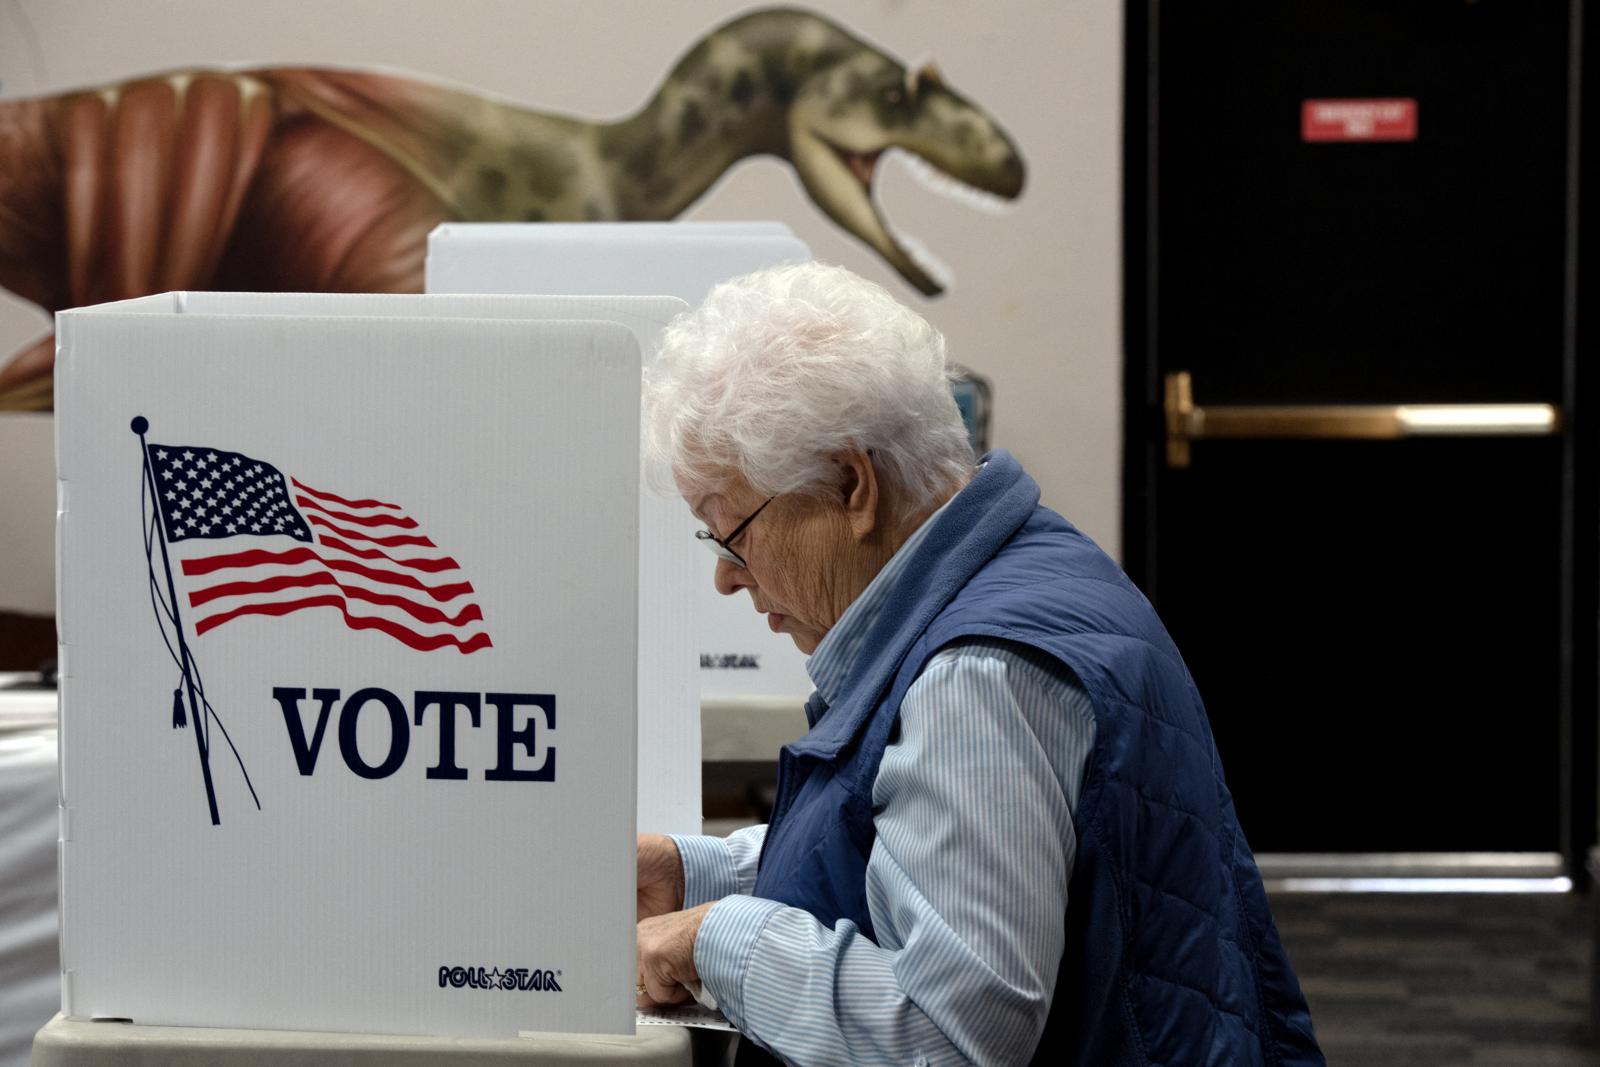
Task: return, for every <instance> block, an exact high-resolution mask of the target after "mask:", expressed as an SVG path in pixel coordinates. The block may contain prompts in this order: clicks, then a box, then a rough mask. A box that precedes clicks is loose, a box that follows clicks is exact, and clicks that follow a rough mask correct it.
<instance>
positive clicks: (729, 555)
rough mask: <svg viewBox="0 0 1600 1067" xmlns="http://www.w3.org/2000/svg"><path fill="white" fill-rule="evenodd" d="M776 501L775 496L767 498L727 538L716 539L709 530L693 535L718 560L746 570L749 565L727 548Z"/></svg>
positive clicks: (698, 531) (699, 531) (696, 532)
mask: <svg viewBox="0 0 1600 1067" xmlns="http://www.w3.org/2000/svg"><path fill="white" fill-rule="evenodd" d="M776 499H778V498H777V497H775V496H769V497H767V499H766V502H765V503H763V504H762V505H761V506H760V507H759V508H756V509H755V510H754V511H752V512H751V513H750V517H749V518H747V519H745V520H744V521H743V522H741V523H740V524H739V525H737V526H735V527H734V528H733V532H732V533H731V534H729V535H728V536H727V537H718V536H717V535H716V534H714V533H712V532H711V531H710V530H696V531H695V532H694V535H695V537H697V538H699V539H700V540H701V541H703V542H704V543H705V546H706V547H707V548H709V549H710V550H711V551H712V552H713V553H715V554H716V556H717V558H718V559H725V560H727V561H728V562H729V563H736V564H738V565H739V566H740V567H745V568H748V567H749V564H748V563H746V562H745V561H744V557H743V556H741V555H739V553H737V552H735V551H734V550H733V549H732V548H731V547H729V546H731V545H732V544H733V543H734V542H735V541H737V540H739V535H740V534H742V533H744V528H745V527H746V526H749V525H750V524H751V523H752V522H755V521H756V516H757V515H759V514H761V513H762V512H763V511H765V510H767V504H770V503H772V502H773V501H774V500H776Z"/></svg>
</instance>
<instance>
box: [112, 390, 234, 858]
mask: <svg viewBox="0 0 1600 1067" xmlns="http://www.w3.org/2000/svg"><path fill="white" fill-rule="evenodd" d="M149 428H150V423H149V422H148V421H147V420H146V419H145V417H144V416H143V415H140V416H138V417H137V418H135V419H134V420H133V423H132V429H133V432H134V433H136V434H138V435H139V456H140V459H141V460H142V461H143V466H144V469H143V472H142V474H141V477H142V479H143V482H144V485H143V487H142V488H143V491H144V492H148V493H149V494H150V495H151V497H152V499H154V498H155V497H156V496H157V494H159V492H160V490H159V489H158V488H157V487H156V484H155V472H154V471H152V470H151V469H150V451H149V449H148V448H147V447H146V445H145V439H144V435H145V431H146V430H148V429H149ZM155 512H156V538H155V540H156V542H157V543H158V544H159V545H160V546H161V566H162V568H163V570H164V571H165V572H166V578H167V596H168V598H169V601H168V606H169V608H170V610H171V612H172V621H173V624H174V629H175V630H176V631H177V635H178V658H179V664H178V666H179V668H180V669H181V671H182V672H183V685H182V686H180V687H179V689H175V690H173V696H174V701H173V704H174V706H173V725H174V726H177V725H178V721H177V720H178V716H179V715H181V714H182V710H183V709H182V700H181V697H182V695H183V692H184V691H186V692H187V693H188V697H189V714H190V716H191V717H192V718H193V719H194V724H195V730H194V743H195V748H196V750H197V751H198V752H199V754H200V773H201V775H202V776H203V777H204V778H205V783H206V803H207V805H208V806H209V807H210V809H211V825H212V826H220V825H221V824H222V819H221V817H220V816H219V815H218V814H217V790H216V786H215V785H213V784H212V781H211V758H210V746H209V745H208V744H207V743H206V734H207V731H206V730H205V729H204V728H203V725H202V724H203V723H205V722H206V720H204V719H202V717H201V707H200V701H199V700H198V699H197V698H196V696H195V686H194V671H193V668H192V666H191V660H190V658H189V643H188V642H187V641H186V640H185V639H184V636H183V622H182V619H181V617H180V616H179V614H178V588H177V584H176V583H175V582H174V581H173V580H172V561H171V559H170V558H168V555H167V534H166V525H165V524H164V523H163V522H162V521H161V508H160V506H159V504H158V505H157V506H156V507H155ZM146 562H147V563H150V564H151V570H152V574H153V572H154V563H153V561H151V560H150V559H149V556H148V555H147V556H146Z"/></svg>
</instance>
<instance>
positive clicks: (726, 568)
mask: <svg viewBox="0 0 1600 1067" xmlns="http://www.w3.org/2000/svg"><path fill="white" fill-rule="evenodd" d="M715 582H716V586H717V592H719V593H721V594H722V595H723V596H732V595H733V594H735V593H737V592H738V591H739V590H741V589H743V588H745V587H746V586H748V585H751V584H753V583H752V582H751V581H750V572H749V571H747V570H745V569H744V568H743V567H741V566H739V565H738V564H737V563H735V562H733V560H731V559H719V560H717V570H716V578H715Z"/></svg>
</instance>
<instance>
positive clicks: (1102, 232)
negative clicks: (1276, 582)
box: [0, 0, 1122, 607]
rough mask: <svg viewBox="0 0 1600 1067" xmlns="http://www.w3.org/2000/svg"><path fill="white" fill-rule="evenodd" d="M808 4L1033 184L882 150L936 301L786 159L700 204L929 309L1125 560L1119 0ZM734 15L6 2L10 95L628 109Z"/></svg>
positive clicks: (601, 0)
mask: <svg viewBox="0 0 1600 1067" xmlns="http://www.w3.org/2000/svg"><path fill="white" fill-rule="evenodd" d="M814 6H815V7H816V8H817V9H818V10H820V11H822V12H823V13H826V14H829V15H832V16H833V17H834V18H836V19H838V20H839V21H841V22H843V23H844V24H845V25H846V26H847V27H849V28H850V29H852V30H853V31H854V32H856V33H857V34H859V35H861V36H863V37H865V38H867V39H868V40H870V41H873V42H875V43H876V44H877V45H878V46H880V47H881V48H883V49H884V50H885V51H886V52H888V53H890V54H892V55H895V56H897V57H899V58H900V59H902V60H904V61H906V62H908V63H920V62H921V61H923V60H926V59H930V58H931V59H933V60H935V61H936V62H937V63H938V65H939V67H940V69H941V70H942V71H943V73H944V76H945V78H946V81H947V82H948V83H949V84H950V85H951V86H952V87H953V88H955V89H956V90H958V91H959V92H961V93H963V94H964V95H966V96H967V97H968V98H970V99H972V100H973V101H975V102H976V103H978V104H980V105H981V106H983V107H984V108H985V109H986V110H988V111H989V113H990V114H992V115H994V116H996V117H997V118H998V119H999V121H1000V122H1001V123H1002V125H1004V126H1005V127H1006V128H1007V129H1008V130H1009V132H1010V133H1011V135H1012V137H1013V139H1014V140H1015V141H1016V143H1017V144H1018V145H1019V146H1020V148H1021V150H1022V152H1023V155H1024V158H1025V159H1026V161H1027V164H1028V186H1027V189H1026V191H1025V192H1024V194H1023V196H1022V198H1021V200H1019V201H1018V202H1017V203H1016V204H1015V205H1014V206H1013V207H1011V208H1010V209H1009V210H1008V211H1006V212H1005V213H1004V214H999V215H991V214H987V213H985V212H982V211H977V210H974V209H972V208H971V207H969V206H967V205H966V204H965V203H962V202H960V201H957V200H952V199H947V198H945V197H944V196H942V195H940V194H938V193H935V192H932V191H929V190H928V189H926V188H924V187H923V186H922V185H921V184H919V183H918V182H916V181H915V180H913V178H912V176H911V174H910V172H909V170H908V168H906V167H905V166H904V165H903V163H901V162H900V161H898V160H894V159H892V158H891V159H888V160H886V161H885V163H884V164H883V165H882V171H883V172H882V173H881V174H880V175H879V177H878V181H877V196H878V200H879V202H880V203H881V204H882V205H883V207H884V210H885V212H886V214H887V215H888V216H889V218H890V219H891V220H892V222H893V223H894V225H895V228H896V229H897V230H898V231H900V232H902V233H910V234H912V235H914V236H915V237H917V238H918V239H919V240H920V241H921V243H922V244H924V245H926V246H927V247H928V248H929V249H931V250H932V251H933V252H934V253H935V254H936V255H937V256H938V257H939V258H940V259H941V260H942V261H944V262H945V263H947V264H948V265H949V266H950V267H951V269H952V272H953V274H954V276H955V284H954V285H953V287H952V290H951V291H950V292H949V293H948V294H947V295H946V296H944V297H943V298H941V299H938V300H934V301H927V300H924V299H923V298H922V297H920V296H919V295H917V294H916V293H915V292H914V291H913V290H911V289H910V288H909V287H907V286H905V285H904V284H902V283H901V282H900V281H899V279H898V276H897V275H895V274H894V273H893V272H891V271H890V270H889V269H888V268H887V267H885V266H883V265H882V263H881V261H880V260H878V259H877V257H876V256H874V255H873V254H871V253H869V252H867V251H865V250H864V249H863V248H861V247H860V246H859V245H858V244H857V243H856V242H855V241H854V239H852V238H850V237H849V236H847V235H846V234H845V233H843V232H842V231H841V230H839V229H838V228H837V227H835V226H834V225H833V224H832V223H831V222H829V221H828V220H826V219H825V218H823V217H822V216H821V214H820V213H819V212H818V211H817V210H816V208H815V207H813V206H812V204H811V203H810V201H809V200H808V199H807V198H806V197H805V195H804V194H803V193H802V192H801V190H800V188H799V186H798V183H797V182H796V180H795V178H794V176H793V173H792V172H791V171H790V170H789V168H788V167H787V165H785V164H781V163H778V162H776V161H773V160H770V159H755V160H747V161H745V162H744V163H742V164H740V165H739V166H737V167H736V168H734V169H733V170H732V171H730V172H729V173H728V174H727V175H725V176H724V178H723V180H722V181H721V182H720V183H719V184H718V185H717V186H715V187H714V188H713V189H712V190H711V191H710V193H709V194H708V195H707V196H706V197H705V198H703V199H702V200H701V201H700V203H699V204H697V205H696V207H695V208H694V209H693V210H692V211H691V213H690V216H689V217H699V218H708V219H715V218H779V219H782V220H783V221H785V222H787V223H788V224H789V225H790V226H791V227H792V228H793V229H794V230H795V232H796V233H797V234H799V236H800V237H801V238H802V239H803V240H805V241H806V242H807V243H808V244H809V245H810V246H811V248H812V250H813V252H814V253H815V254H816V255H817V257H818V258H821V259H826V260H831V261H835V262H840V263H844V264H845V265H847V266H849V267H851V268H853V269H856V270H859V271H861V272H862V273H864V274H867V275H868V276H870V277H872V278H875V279H877V280H880V281H883V282H884V283H885V284H887V285H889V286H890V288H891V289H892V290H893V291H894V292H896V293H897V294H898V295H900V296H901V297H902V299H904V300H906V301H907V302H908V303H910V304H912V305H913V306H916V307H918V308H919V309H921V310H922V311H923V313H925V314H926V315H927V316H928V317H929V318H930V319H931V320H932V321H933V322H934V323H935V324H936V325H938V326H939V327H940V328H941V329H942V330H944V332H945V333H946V335H947V336H948V338H949V340H950V350H951V354H952V356H953V358H955V359H956V360H958V361H960V362H962V363H965V364H967V365H969V366H971V367H973V368H974V369H976V370H978V371H979V372H980V373H983V374H986V375H988V376H989V377H990V378H991V379H992V381H993V382H994V387H995V397H996V406H995V409H996V419H995V425H994V430H995V440H996V443H997V444H1000V445H1003V446H1005V447H1008V448H1010V449H1011V450H1012V451H1014V452H1016V453H1017V454H1018V455H1019V456H1020V457H1021V458H1022V460H1023V462H1024V463H1025V464H1026V465H1027V466H1028V467H1029V469H1030V470H1031V471H1032V472H1033V473H1034V475H1035V476H1036V477H1037V478H1038V479H1039V481H1040V483H1041V484H1042V485H1043V487H1044V497H1045V502H1046V503H1048V504H1050V505H1051V506H1053V507H1055V508H1056V509H1058V510H1060V511H1062V512H1064V513H1065V514H1066V515H1067V516H1068V517H1069V518H1071V519H1073V520H1074V521H1075V522H1077V523H1078V524H1079V525H1080V526H1081V527H1083V528H1084V529H1085V530H1086V531H1087V532H1088V533H1090V534H1091V535H1092V536H1094V537H1095V538H1096V539H1097V540H1099V541H1100V543H1101V544H1102V545H1103V546H1104V547H1106V548H1107V549H1108V550H1109V551H1111V552H1112V553H1113V554H1115V553H1116V552H1117V550H1118V532H1119V531H1118V522H1119V494H1120V485H1119V481H1120V479H1119V468H1120V450H1121V408H1122V403H1121V385H1120V371H1121V358H1120V352H1119V332H1118V331H1119V307H1120V299H1121V295H1120V286H1119V283H1120V258H1119V257H1120V249H1119V229H1120V223H1119V220H1120V209H1121V203H1120V173H1119V168H1120V136H1121V135H1120V130H1121V47H1122V46H1121V19H1122V5H1121V4H1120V3H1115V2H1113V0H1030V2H1027V3H1020V2H1018V3H999V4H995V5H978V4H972V3H968V2H960V0H938V2H932V0H928V2H913V0H886V2H876V3H854V4H846V3H841V2H827V3H819V4H816V5H814ZM740 10H744V6H741V5H736V4H731V3H727V2H718V0H673V2H671V3H662V4H638V3H621V2H617V0H588V2H585V3H562V4H556V3H549V2H532V0H525V2H516V0H451V2H449V3H422V2H415V3H406V4H397V3H393V2H387V0H386V2H377V0H342V2H340V3H337V4H329V3H326V2H325V0H271V2H258V3H251V4H242V3H234V2H217V0H204V2H200V0H166V2H161V3H154V2H150V3H134V2H124V0H93V2H90V0H77V2H72V3H56V2H52V0H9V2H6V3H0V96H3V97H17V96H30V95H34V94H37V93H44V92H50V91H54V90H59V89H65V88H70V87H76V86H81V85H87V84H95V83H99V82H105V81H110V80H115V79H119V78H123V77H127V76H131V75H135V74H142V73H148V72H152V71H156V70H162V69H167V68H172V67H184V66H203V65H220V64H261V63H294V64H337V65H341V66H361V67H368V66H379V67H387V68H393V69H398V70H404V71H412V72H416V73H419V74H425V75H430V76H433V77H436V78H442V79H446V80H449V81H454V82H458V83H461V84H463V85H467V86H471V87H474V88H479V89H483V90H489V91H492V92H495V93H498V94H501V95H503V96H505V97H508V98H510V99H512V100H514V101H517V102H519V103H522V104H524V105H526V106H530V107H537V108H545V109H550V110H555V111H562V112H567V113H571V114H576V115H581V116H586V117H593V118H597V119H600V118H611V117H615V116H617V115H620V114H623V113H626V112H628V111H631V110H632V109H634V108H636V107H637V106H638V105H639V104H640V103H641V102H642V101H643V100H645V99H646V98H647V96H648V95H649V94H650V93H651V92H652V90H653V89H654V87H655V86H656V85H657V83H658V82H659V79H660V77H661V75H662V74H663V73H664V72H665V71H666V70H667V69H668V68H669V67H670V66H671V64H672V63H673V62H674V60H675V59H676V58H677V57H678V56H679V55H680V54H681V53H682V52H683V51H684V50H685V49H686V48H687V47H688V46H689V44H690V43H691V42H692V41H693V40H694V39H695V38H696V37H697V36H698V35H699V33H700V32H701V31H702V30H704V29H706V28H709V27H710V26H712V25H714V24H716V23H720V22H722V21H724V20H725V19H726V18H727V17H728V16H730V15H732V14H734V13H735V12H737V11H740ZM25 23H26V25H25ZM30 29H31V34H30V33H29V32H28V31H29V30H30ZM30 37H31V40H30ZM48 328H49V325H48V320H47V319H46V317H45V316H44V315H42V314H41V313H39V312H38V311H37V309H32V308H29V307H25V306H23V305H21V304H19V303H18V302H16V301H15V300H12V299H9V298H7V299H6V301H5V303H4V304H3V305H0V353H7V354H8V353H10V352H11V351H14V350H15V349H16V348H17V347H19V346H20V345H21V344H22V343H23V342H24V341H26V340H28V339H29V338H31V337H33V336H37V335H38V334H39V333H41V332H42V331H44V330H47V329H48ZM0 358H5V357H4V355H0ZM38 461H39V459H38V453H37V451H34V452H32V453H31V454H28V455H23V456H18V455H17V454H16V452H15V451H14V450H13V451H11V452H0V509H16V508H18V507H27V508H30V509H31V508H33V507H37V506H45V507H53V500H47V501H44V502H43V504H40V503H39V502H38V501H37V500H31V502H30V501H23V500H20V499H19V498H18V495H17V491H16V490H15V489H14V488H11V486H12V484H13V483H14V481H15V480H14V479H11V475H10V474H9V473H8V471H7V468H8V467H10V466H13V465H15V464H17V463H19V462H22V463H28V464H34V463H37V462H38ZM15 569H16V565H15V564H14V563H13V562H12V561H9V560H6V559H4V558H0V607H5V606H7V605H8V596H9V597H10V598H11V599H10V602H9V603H10V606H18V605H17V604H16V603H15V599H16V597H15V592H14V591H15V587H16V582H15V580H14V579H15V577H16V575H15V573H10V574H8V570H9V571H12V572H14V571H15ZM35 584H36V583H35ZM47 606H48V605H46V607H47Z"/></svg>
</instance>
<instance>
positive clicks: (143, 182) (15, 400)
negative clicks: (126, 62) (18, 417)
mask: <svg viewBox="0 0 1600 1067" xmlns="http://www.w3.org/2000/svg"><path fill="white" fill-rule="evenodd" d="M272 120H273V109H272V100H271V96H270V94H269V93H268V92H267V90H266V89H265V88H264V87H263V86H262V85H261V83H259V82H256V81H253V80H251V79H250V78H248V77H244V76H240V75H221V74H193V75H187V74H185V75H171V76H164V77H159V78H149V79H145V80H143V81H135V82H130V83H128V84H126V85H122V86H117V87H114V88H111V89H107V90H105V91H103V92H88V93H76V94H73V95H70V96H66V97H62V98H60V99H59V100H58V101H57V107H56V110H55V112H54V116H53V119H52V123H51V124H52V127H53V133H54V137H55V139H56V140H57V142H58V143H59V146H60V147H59V152H60V165H61V175H60V187H59V188H60V192H59V196H60V200H59V208H58V210H59V211H60V213H61V232H60V234H59V240H60V242H61V243H62V244H63V245H64V246H65V257H64V258H65V268H66V286H65V295H64V297H60V298H58V299H60V300H61V301H62V302H61V303H57V304H55V306H50V305H46V309H47V310H50V311H56V310H60V308H61V307H72V306H81V305H84V304H94V303H100V302H102V301H107V300H123V299H126V298H129V297H135V296H144V295H146V294H149V293H156V292H162V291H164V290H174V289H205V288H209V284H210V280H211V276H212V273H213V271H214V270H215V268H216V263H217V261H218V259H219V258H220V257H221V255H222V252H223V248H224V246H225V244H226V242H227V240H228V237H229V235H230V233H231V232H232V230H233V223H234V218H235V217H236V215H237V213H238V210H239V205H240V203H241V202H242V200H243V198H244V193H245V190H246V189H247V188H248V187H249V186H250V183H251V179H252V177H253V175H254V172H255V169H256V164H257V162H258V160H259V159H260V156H261V152H262V149H263V147H264V146H265V145H266V143H267V140H268V136H269V134H270V132H271V127H272ZM8 284H11V283H10V282H9V281H8ZM18 291H19V292H27V291H28V290H27V289H26V288H19V289H18ZM53 355H54V344H53V341H52V340H51V339H50V338H46V339H45V340H43V341H41V342H38V343H36V344H34V345H33V346H31V347H30V348H29V349H27V350H26V351H25V352H24V353H23V354H22V355H21V356H19V357H18V358H16V359H14V360H12V361H11V362H10V363H8V364H6V365H5V367H4V368H0V410H4V409H7V408H12V409H15V408H20V407H27V408H44V409H48V408H49V407H50V406H51V400H50V397H51V382H50V379H51V370H52V366H53Z"/></svg>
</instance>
